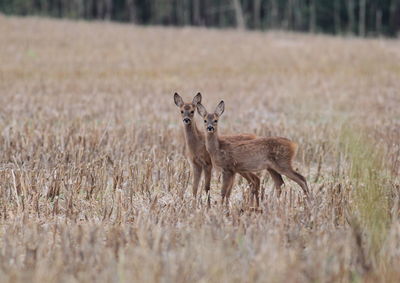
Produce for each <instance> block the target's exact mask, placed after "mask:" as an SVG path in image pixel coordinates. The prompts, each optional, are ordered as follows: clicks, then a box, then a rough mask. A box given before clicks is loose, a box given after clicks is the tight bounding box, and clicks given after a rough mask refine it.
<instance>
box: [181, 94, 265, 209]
mask: <svg viewBox="0 0 400 283" xmlns="http://www.w3.org/2000/svg"><path fill="white" fill-rule="evenodd" d="M174 101H175V104H176V105H177V106H178V107H179V109H180V111H181V116H182V120H183V121H184V135H185V143H186V148H187V150H186V155H187V157H188V159H189V161H190V163H191V165H192V170H193V196H194V197H195V198H196V196H197V190H198V186H199V183H200V179H201V175H202V173H204V179H205V182H204V190H205V192H206V194H207V202H208V205H209V206H210V193H209V191H210V182H211V174H212V166H213V164H212V160H211V157H210V155H209V153H208V152H207V149H206V145H205V136H204V133H203V131H200V130H199V129H198V128H197V125H196V123H195V121H194V119H193V118H194V111H195V110H196V104H197V103H200V102H201V94H200V93H198V94H197V95H196V96H195V97H194V98H193V101H192V103H185V102H183V100H182V98H181V97H180V96H179V95H178V94H177V93H175V95H174ZM185 121H186V122H185ZM255 138H256V136H255V135H253V134H240V135H234V136H221V137H220V139H221V140H222V141H224V142H227V143H236V142H240V141H244V140H250V139H255ZM241 175H242V176H243V177H244V178H245V179H246V180H247V181H248V182H249V183H250V184H251V186H252V187H253V188H254V187H259V186H260V178H259V177H258V176H257V175H256V174H253V173H251V172H249V173H247V172H243V173H241ZM253 190H254V189H253Z"/></svg>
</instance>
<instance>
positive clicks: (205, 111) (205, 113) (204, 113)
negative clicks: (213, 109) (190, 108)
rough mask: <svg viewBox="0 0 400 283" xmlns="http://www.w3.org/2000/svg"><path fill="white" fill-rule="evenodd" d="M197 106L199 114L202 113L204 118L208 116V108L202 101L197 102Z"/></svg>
mask: <svg viewBox="0 0 400 283" xmlns="http://www.w3.org/2000/svg"><path fill="white" fill-rule="evenodd" d="M196 108H197V112H199V114H200V116H201V117H203V118H204V117H206V116H207V110H206V108H205V107H204V106H203V104H201V103H200V102H199V103H197V105H196Z"/></svg>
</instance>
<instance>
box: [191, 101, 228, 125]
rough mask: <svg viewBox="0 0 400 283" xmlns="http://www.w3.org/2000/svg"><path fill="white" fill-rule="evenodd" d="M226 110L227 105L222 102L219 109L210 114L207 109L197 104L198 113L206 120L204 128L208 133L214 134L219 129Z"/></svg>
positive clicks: (218, 106)
mask: <svg viewBox="0 0 400 283" xmlns="http://www.w3.org/2000/svg"><path fill="white" fill-rule="evenodd" d="M224 110H225V103H224V101H221V102H220V103H219V104H218V105H217V108H215V111H214V113H208V112H207V110H206V108H205V107H204V106H203V105H202V104H201V103H200V102H199V103H197V112H199V114H200V116H201V117H203V119H204V126H205V128H206V131H207V132H208V133H214V132H216V131H217V129H218V127H217V126H218V119H219V117H221V115H222V113H224Z"/></svg>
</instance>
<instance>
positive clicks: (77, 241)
mask: <svg viewBox="0 0 400 283" xmlns="http://www.w3.org/2000/svg"><path fill="white" fill-rule="evenodd" d="M198 91H200V92H201V93H202V95H203V104H204V105H205V106H206V107H208V108H210V109H213V108H214V107H215V106H216V105H217V103H218V102H219V101H220V100H221V99H224V101H225V104H226V109H225V113H224V115H223V116H222V117H221V119H220V126H219V128H220V132H221V133H224V134H228V133H230V134H233V133H255V134H257V135H259V136H283V137H287V138H290V139H291V140H293V141H295V142H296V143H298V145H299V150H298V154H297V157H296V159H295V168H296V169H297V170H298V171H299V172H301V173H302V174H303V175H304V176H305V177H306V179H307V181H308V183H309V186H310V188H311V190H312V192H313V196H314V197H313V200H312V202H311V205H310V207H307V206H306V203H305V201H304V195H303V193H302V191H301V189H300V187H299V186H298V185H297V184H296V183H294V182H292V181H290V180H288V179H285V183H286V184H285V186H284V188H283V193H282V196H281V198H280V199H278V198H277V196H276V194H275V193H274V189H273V182H272V180H271V178H270V177H269V175H268V174H267V172H262V173H261V174H260V176H261V177H262V183H261V184H262V188H263V190H264V198H263V200H262V202H261V205H260V210H259V211H255V210H254V209H252V207H250V206H249V205H248V203H247V202H246V201H244V197H245V196H246V195H247V194H248V185H247V183H246V182H245V181H244V180H243V179H242V178H239V177H237V178H236V183H235V186H234V188H233V192H232V195H231V198H230V206H229V208H228V209H227V208H224V207H221V205H220V203H219V202H220V199H221V197H220V187H221V180H220V174H219V173H218V172H217V171H215V172H214V174H213V178H212V183H211V198H212V205H211V208H210V209H207V205H206V201H205V200H206V197H205V195H204V192H203V191H202V194H201V201H199V202H198V203H195V202H194V201H193V197H192V193H191V184H192V177H191V175H192V173H191V168H190V164H189V162H188V161H187V159H186V157H185V155H184V138H183V135H182V120H181V118H180V113H179V109H178V108H177V107H176V106H175V104H174V101H173V94H174V92H178V93H179V94H180V95H181V96H182V97H183V98H184V99H185V100H187V101H191V100H192V98H193V96H194V95H195V94H196V93H197V92H198ZM196 115H197V114H196ZM197 124H198V125H199V128H201V129H202V127H201V126H202V123H201V120H200V118H199V117H198V115H197ZM0 131H1V136H0V145H1V146H0V281H2V282H43V281H47V282H60V281H61V282H116V281H118V282H132V281H134V282H192V281H199V282H282V281H286V282H334V281H340V282H364V281H367V282H379V281H381V282H399V280H400V269H399V263H400V218H399V212H400V209H399V205H400V177H399V175H400V144H399V141H400V41H399V40H385V39H356V38H339V37H336V38H335V37H328V36H318V35H303V34H294V33H282V32H267V33H259V32H238V31H233V30H225V31H222V30H207V29H196V28H181V29H177V28H161V27H136V26H132V25H121V24H111V23H98V22H92V23H88V22H71V21H57V20H50V19H38V18H16V17H5V16H1V15H0Z"/></svg>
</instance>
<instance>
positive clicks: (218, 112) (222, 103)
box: [215, 100, 225, 117]
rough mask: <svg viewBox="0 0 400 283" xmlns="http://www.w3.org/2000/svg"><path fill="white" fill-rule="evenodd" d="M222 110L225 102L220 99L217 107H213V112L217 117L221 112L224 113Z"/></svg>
mask: <svg viewBox="0 0 400 283" xmlns="http://www.w3.org/2000/svg"><path fill="white" fill-rule="evenodd" d="M224 110H225V103H224V101H223V100H222V101H221V102H220V103H219V104H218V106H217V108H215V114H217V115H218V117H219V116H221V115H222V113H224Z"/></svg>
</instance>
